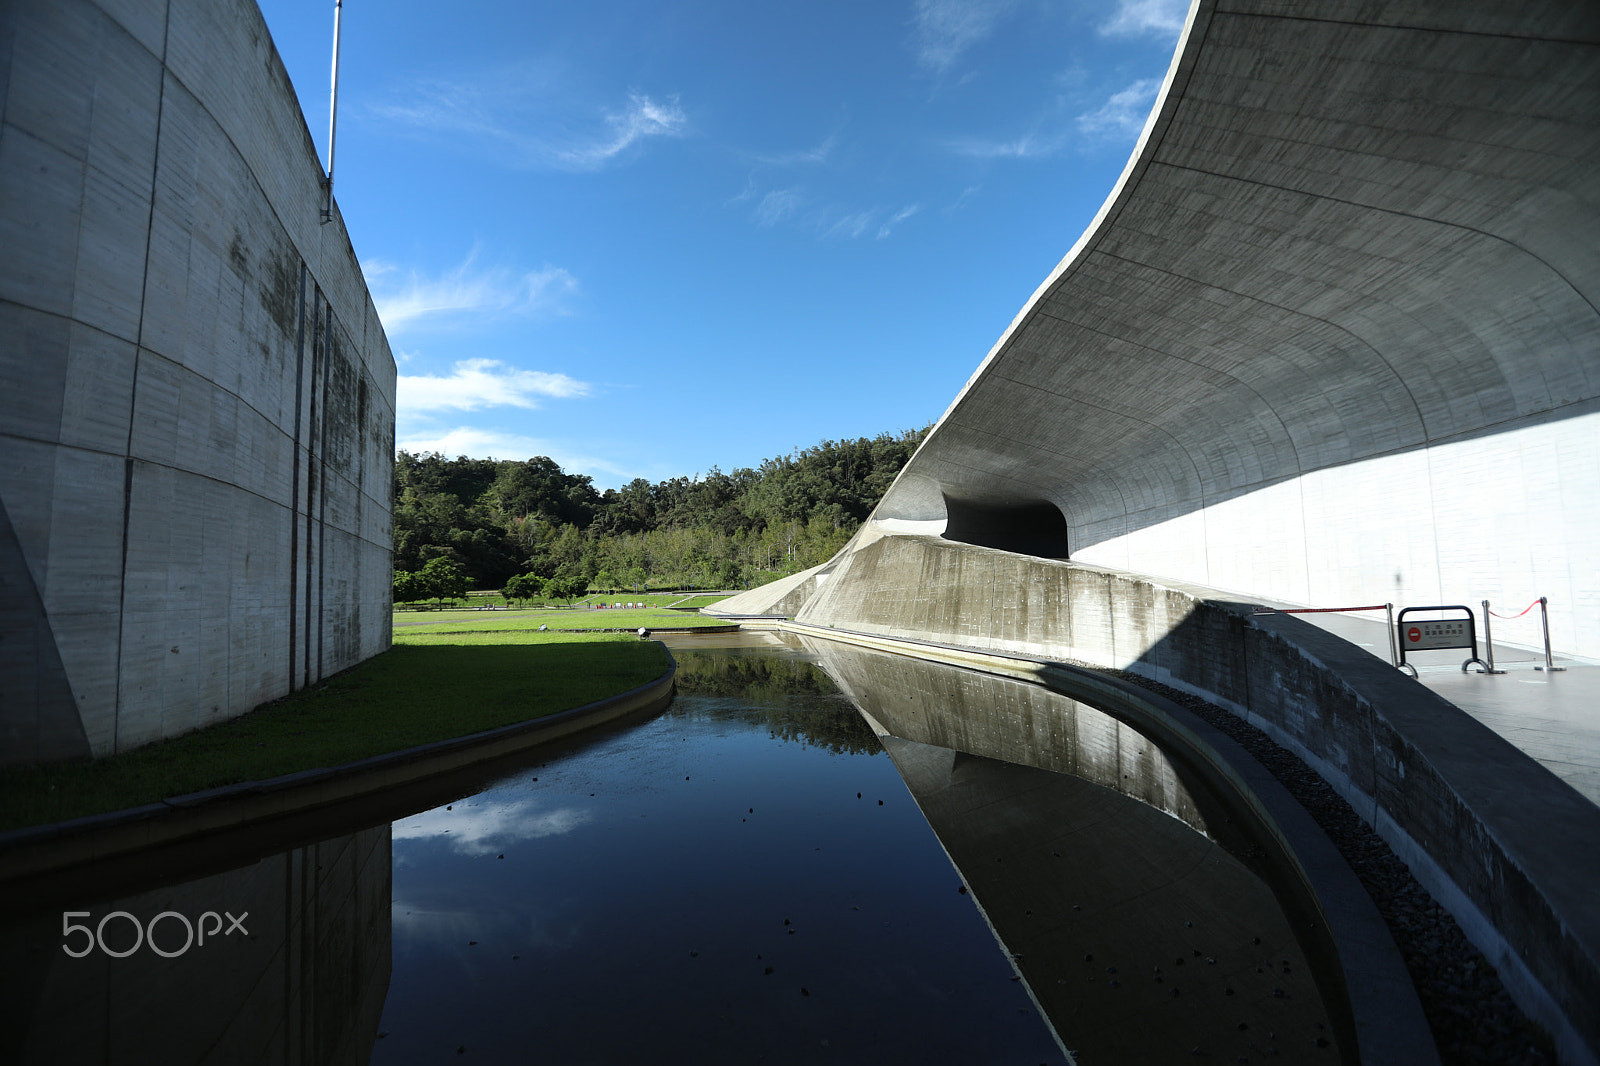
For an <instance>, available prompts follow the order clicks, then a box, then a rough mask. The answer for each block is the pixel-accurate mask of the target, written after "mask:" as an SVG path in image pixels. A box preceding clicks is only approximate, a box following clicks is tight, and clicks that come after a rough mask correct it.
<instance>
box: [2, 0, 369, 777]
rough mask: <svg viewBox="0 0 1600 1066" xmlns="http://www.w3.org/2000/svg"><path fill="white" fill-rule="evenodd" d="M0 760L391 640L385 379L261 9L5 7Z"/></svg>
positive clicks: (167, 729) (252, 689)
mask: <svg viewBox="0 0 1600 1066" xmlns="http://www.w3.org/2000/svg"><path fill="white" fill-rule="evenodd" d="M0 109H3V111H0V246H3V247H4V248H5V250H6V251H5V254H4V255H3V256H0V449H3V452H4V457H5V461H4V462H0V584H3V586H4V588H5V592H6V595H5V597H4V600H3V603H0V762H19V761H31V760H37V759H52V758H62V757H72V756H84V755H91V754H92V755H104V754H109V753H113V752H118V751H124V750H128V749H130V748H133V747H137V746H139V745H141V744H145V743H148V742H150V741H153V740H157V739H160V738H162V737H168V736H173V735H176V734H179V733H183V732H187V731H189V730H191V729H194V728H197V727H200V726H203V725H206V724H209V723H211V722H215V721H218V720H221V719H225V718H229V717H232V716H235V715H238V714H241V713H243V712H245V711H248V710H250V709H251V708H252V707H255V706H257V705H258V704H260V703H262V702H265V701H267V700H271V699H274V698H276V697H279V696H282V695H284V694H286V693H288V692H289V691H291V690H293V689H295V688H298V687H301V686H303V685H306V684H309V683H312V682H314V681H316V680H317V679H319V678H321V677H323V676H326V675H327V674H330V673H333V672H336V671H338V670H341V669H344V668H345V667H348V666H351V665H353V664H354V663H356V662H359V661H360V660H362V659H364V658H367V657H369V656H371V655H373V654H376V653H377V652H379V651H382V650H383V649H384V648H386V647H388V642H389V629H388V626H387V624H386V623H387V618H388V610H389V591H390V584H391V511H390V483H391V480H392V469H393V452H394V395H395V368H394V360H393V358H392V357H391V355H390V352H389V347H388V342H387V340H386V339H385V337H384V334H383V330H382V327H381V326H380V324H379V322H378V318H377V314H376V312H375V310H374V308H373V305H372V301H371V299H370V297H369V295H368V293H367V289H366V285H365V282H364V280H363V278H362V275H361V271H360V268H359V266H358V264H357V262H356V258H355V254H354V251H353V250H352V248H351V246H350V242H349V238H348V236H347V235H346V233H345V230H344V227H343V224H342V222H341V221H340V220H339V219H338V217H337V211H335V216H336V217H335V219H334V221H333V222H332V223H331V224H328V225H322V224H320V218H319V216H320V210H321V207H322V196H323V194H322V188H321V180H322V168H321V165H320V163H319V161H318V156H317V152H316V149H315V146H314V145H313V143H312V140H311V136H310V133H309V132H308V131H307V129H306V126H305V121H304V119H303V118H302V116H301V114H300V109H299V104H298V101H297V100H296V98H295V95H294V91H293V88H292V87H291V85H290V84H289V81H288V76H287V75H286V73H285V72H284V69H283V64H282V62H281V61H280V59H279V58H278V55H277V52H276V50H275V48H274V47H273V44H272V40H271V37H270V36H269V35H268V33H267V28H266V25H265V23H264V22H263V20H262V18H261V14H260V12H259V10H258V9H257V8H256V6H255V4H254V3H252V2H250V0H156V2H153V3H148V4H141V5H127V4H122V3H112V2H109V0H107V2H99V0H17V2H16V3H11V4H8V5H6V7H5V9H4V12H3V13H0Z"/></svg>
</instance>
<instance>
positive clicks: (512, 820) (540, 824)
mask: <svg viewBox="0 0 1600 1066" xmlns="http://www.w3.org/2000/svg"><path fill="white" fill-rule="evenodd" d="M446 807H450V808H454V809H449V810H447V809H446ZM446 807H435V808H434V809H433V810H431V811H423V812H422V813H421V814H416V815H412V816H411V817H410V818H406V819H404V820H403V821H399V822H395V823H394V841H395V849H394V851H395V861H396V862H404V861H406V860H407V859H409V858H410V854H409V849H408V848H407V847H406V846H405V845H404V844H402V843H401V841H409V840H429V839H434V838H438V839H440V840H442V841H445V842H447V843H449V845H450V847H451V848H452V849H453V850H455V851H458V852H460V853H461V854H463V855H482V854H484V853H486V852H491V851H504V850H505V846H506V845H507V844H509V843H513V842H515V841H520V840H538V839H539V838H540V837H548V836H556V835H558V834H561V833H570V832H572V831H573V830H574V829H576V828H578V827H579V826H580V825H584V824H585V823H587V822H589V821H591V820H593V818H594V814H593V813H592V812H590V811H581V810H577V809H576V808H573V807H555V808H553V809H544V808H543V807H542V805H541V804H539V803H538V802H536V801H533V800H528V799H518V800H495V799H490V798H488V797H487V796H483V797H479V798H478V799H476V800H468V801H464V802H462V803H459V804H447V805H446Z"/></svg>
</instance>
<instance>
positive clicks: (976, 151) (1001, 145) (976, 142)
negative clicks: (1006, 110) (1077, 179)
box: [949, 131, 1065, 159]
mask: <svg viewBox="0 0 1600 1066" xmlns="http://www.w3.org/2000/svg"><path fill="white" fill-rule="evenodd" d="M1064 142H1065V138H1063V137H1061V136H1059V135H1057V136H1045V135H1043V134H1041V133H1039V132H1038V131H1034V132H1032V133H1024V134H1023V135H1022V136H1020V137H1015V138H1013V139H1011V140H1007V141H994V140H986V139H984V138H981V137H965V138H961V139H958V140H954V141H950V142H949V146H950V149H951V151H953V152H955V153H956V154H957V155H964V156H970V157H972V158H973V159H1033V158H1036V157H1038V156H1043V155H1051V154H1053V153H1055V152H1057V151H1059V150H1060V149H1061V146H1062V144H1063V143H1064Z"/></svg>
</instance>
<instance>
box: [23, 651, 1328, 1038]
mask: <svg viewBox="0 0 1600 1066" xmlns="http://www.w3.org/2000/svg"><path fill="white" fill-rule="evenodd" d="M670 644H671V646H672V649H673V653H674V655H675V657H676V658H677V660H678V664H679V672H678V694H677V696H676V698H675V699H674V701H673V703H672V705H671V706H670V707H669V708H668V709H667V710H666V711H665V712H662V713H660V714H658V715H656V716H654V717H647V718H644V719H635V720H633V721H627V722H621V723H617V724H614V725H613V726H609V727H606V728H603V729H598V730H594V731H591V732H588V733H585V734H583V735H582V736H580V737H576V738H571V739H569V740H568V741H565V742H562V743H560V744H559V745H556V746H551V747H546V748H543V749H540V750H539V751H538V752H537V753H536V754H534V755H532V756H528V757H524V758H523V759H522V760H521V761H520V762H518V763H510V764H506V763H502V764H497V765H496V766H495V767H492V768H488V769H484V770H481V771H480V772H479V773H478V775H477V776H476V777H470V776H467V777H461V778H457V779H453V780H450V781H444V782H433V783H431V784H430V785H428V786H426V787H420V788H417V789H411V790H408V791H405V792H402V793H397V794H395V795H393V796H391V797H388V798H387V799H386V800H385V803H386V804H387V806H383V805H379V806H377V807H374V806H371V805H367V806H364V807H360V808H358V809H354V810H346V811H341V812H330V813H325V814H323V815H319V820H318V821H316V822H315V823H314V824H313V825H312V826H310V827H306V826H300V827H295V828H294V829H293V832H296V833H299V834H300V836H298V837H296V838H294V839H293V840H289V838H288V837H287V836H285V834H290V832H291V830H290V829H282V830H281V831H280V832H279V833H278V837H274V835H273V834H272V833H269V832H258V833H255V834H241V835H240V836H242V837H244V838H246V839H244V840H243V841H232V842H226V841H213V842H210V843H208V845H207V846H205V847H204V848H198V849H190V850H189V851H188V852H186V853H184V854H182V855H176V854H175V855H174V856H172V857H170V858H171V862H172V863H174V864H176V865H173V866H172V869H175V870H176V869H178V868H180V867H181V868H182V869H183V871H184V873H183V875H182V877H166V878H163V877H160V876H156V875H154V874H152V872H151V869H150V867H152V866H157V867H159V866H161V864H163V863H166V862H168V857H166V856H157V857H153V858H149V859H147V861H146V862H145V863H144V865H143V867H141V868H139V869H133V870H123V869H111V868H108V869H106V870H103V871H98V872H97V873H96V874H95V876H93V877H91V878H88V879H86V880H85V881H84V883H80V884H73V885H64V886H60V891H59V892H58V893H56V894H55V895H53V896H51V897H50V898H48V899H44V900H36V901H35V903H34V905H32V906H31V909H27V912H26V913H23V912H22V911H17V912H16V913H13V914H11V915H9V916H8V918H7V919H6V921H7V922H8V924H7V925H6V926H5V927H4V928H0V961H3V962H4V963H5V966H4V967H3V972H4V973H5V978H4V980H5V982H6V985H7V988H6V990H5V991H6V992H7V994H6V995H5V996H4V997H3V998H0V1004H3V1006H0V1011H3V1015H0V1061H4V1062H29V1063H67V1062H145V1061H148V1062H164V1063H184V1062H203V1061H209V1062H241V1061H252V1062H254V1061H260V1062H286V1063H287V1062H350V1063H361V1062H367V1061H371V1062H374V1063H412V1062H440V1061H461V1062H513V1061H514V1062H548V1063H676V1062H683V1063H690V1062H693V1063H702V1062H774V1063H784V1062H792V1063H809V1062H818V1061H839V1062H858V1063H895V1062H904V1063H927V1062H960V1063H1019V1064H1029V1063H1060V1062H1064V1061H1068V1060H1069V1057H1071V1056H1072V1055H1075V1056H1076V1058H1077V1061H1079V1062H1085V1063H1093V1062H1134V1061H1138V1062H1164V1061H1179V1060H1181V1061H1193V1058H1194V1056H1195V1055H1196V1054H1201V1055H1206V1056H1209V1057H1212V1058H1213V1059H1217V1058H1218V1057H1219V1056H1220V1057H1221V1058H1220V1061H1235V1060H1236V1059H1237V1058H1239V1057H1241V1056H1243V1057H1249V1058H1251V1059H1252V1061H1254V1060H1255V1059H1256V1058H1257V1057H1261V1056H1270V1055H1273V1054H1281V1055H1284V1056H1286V1058H1287V1060H1288V1061H1309V1062H1324V1061H1325V1062H1329V1063H1332V1062H1336V1061H1338V1060H1339V1043H1340V1042H1339V1040H1338V1038H1337V1036H1336V1033H1335V1030H1336V1029H1337V1028H1338V1025H1337V1012H1335V1015H1334V1016H1333V1018H1332V1019H1330V1015H1329V1011H1328V1010H1327V1009H1326V1007H1325V1006H1324V997H1323V994H1322V993H1321V992H1320V991H1319V988H1318V983H1317V975H1318V973H1319V972H1320V971H1319V968H1318V966H1317V965H1316V964H1315V955H1316V950H1315V944H1314V937H1308V936H1307V935H1306V934H1305V932H1304V930H1303V929H1300V928H1298V924H1297V923H1301V918H1297V917H1296V914H1297V912H1296V910H1295V907H1294V905H1293V904H1292V903H1291V905H1290V907H1289V911H1288V913H1287V914H1286V913H1285V911H1284V910H1283V909H1282V908H1281V907H1280V905H1279V903H1278V901H1277V899H1276V898H1275V896H1274V894H1273V892H1272V891H1271V890H1270V888H1269V882H1271V880H1272V876H1271V862H1270V860H1269V858H1268V857H1266V856H1265V855H1264V854H1263V852H1262V850H1261V848H1260V845H1259V842H1258V841H1256V840H1254V839H1253V838H1252V837H1251V835H1250V833H1249V832H1248V830H1247V829H1246V828H1244V827H1242V826H1240V825H1238V824H1236V823H1235V821H1234V819H1233V817H1232V812H1230V810H1229V809H1228V807H1227V805H1226V804H1225V803H1223V802H1221V801H1220V800H1219V799H1218V798H1217V797H1215V796H1213V795H1211V794H1209V793H1208V792H1207V790H1206V787H1205V786H1204V785H1203V784H1202V783H1200V782H1198V781H1196V780H1194V778H1193V775H1192V774H1190V773H1189V772H1188V771H1187V770H1185V768H1184V766H1183V764H1182V763H1181V761H1175V760H1174V759H1172V758H1170V757H1169V756H1168V755H1167V754H1166V753H1164V752H1162V751H1161V750H1160V749H1159V748H1157V747H1156V746H1155V745H1154V744H1152V743H1150V742H1149V741H1148V740H1147V739H1146V738H1144V737H1142V736H1140V735H1139V734H1138V733H1137V732H1135V731H1134V730H1132V729H1130V728H1129V727H1128V726H1126V725H1124V724H1122V723H1120V722H1118V721H1116V720H1115V719H1112V718H1110V717H1108V716H1106V715H1104V714H1102V713H1101V712H1099V711H1097V710H1095V709H1094V708H1091V707H1086V706H1084V705H1081V704H1078V703H1075V702H1073V701H1071V700H1067V699H1065V698H1064V697H1060V696H1057V695H1054V694H1051V693H1049V692H1046V691H1044V690H1042V689H1039V688H1037V687H1034V686H1029V685H1026V684H1022V683H1019V682H1011V681H1005V680H1003V679H998V678H993V677H988V676H985V675H979V674H974V673H970V672H966V671H962V670H958V669H954V668H950V667H944V666H936V665H932V664H928V663H921V662H917V661H914V660H910V659H904V658H900V657H896V656H889V655H883V654H879V653H873V652H866V651H861V650H859V649H854V648H848V647H845V646H843V645H838V644H834V643H831V642H827V641H817V642H808V641H804V640H801V639H798V638H786V639H785V638H779V637H777V636H773V635H758V634H729V635H722V634H718V635H705V636H684V637H681V638H679V637H674V638H672V639H671V640H670ZM318 829H320V830H321V833H322V835H321V836H318V835H316V834H315V833H314V832H313V830H318ZM308 834H310V835H308ZM280 838H282V839H280ZM251 840H255V841H256V842H257V843H258V844H259V851H257V852H254V853H252V852H249V843H250V841H251ZM275 840H276V841H277V842H276V843H274V841H275ZM285 841H287V843H285ZM303 841H311V842H303ZM208 862H209V863H210V864H211V865H210V866H208V865H207V863H208ZM952 864H953V865H952ZM66 911H71V912H72V913H73V914H75V915H81V917H76V918H71V919H64V918H63V912H66ZM118 912H120V913H121V915H122V916H113V915H116V914H117V913H118ZM212 912H215V913H216V914H217V915H218V920H217V923H216V924H218V925H220V924H222V919H221V917H220V916H221V915H222V914H227V915H228V916H229V918H230V919H231V918H234V917H236V916H238V915H240V914H241V913H242V912H247V913H248V918H245V919H244V920H243V922H242V925H243V926H247V927H248V928H247V929H245V928H240V929H238V930H230V931H229V932H228V933H222V932H221V931H220V930H212V929H211V925H210V924H208V920H207V919H205V918H204V917H203V916H204V915H206V914H208V913H212ZM108 916H110V917H108ZM64 921H67V922H69V923H71V924H78V925H83V926H87V927H88V931H87V932H81V931H77V930H74V931H72V932H71V933H67V932H66V931H65V926H64V925H63V922H64ZM196 923H198V928H201V929H205V930H210V932H209V933H208V937H209V938H208V939H207V940H206V941H205V943H204V944H203V945H194V944H191V945H190V946H187V947H185V948H184V950H183V951H178V950H177V949H178V947H179V946H181V945H182V943H183V940H184V935H185V927H186V924H187V925H196ZM136 927H137V928H136ZM96 936H98V937H99V939H98V940H96V939H95V937H96ZM136 939H139V940H140V941H141V942H140V943H135V940H136ZM1302 941H1304V942H1305V943H1307V944H1310V945H1311V948H1310V950H1309V951H1308V950H1307V949H1306V948H1305V947H1303V946H1302ZM86 945H87V946H88V948H89V950H87V951H81V949H82V948H84V947H85V946H86ZM156 949H159V950H156ZM1334 998H1335V999H1336V998H1337V997H1336V996H1335V997H1334ZM1068 1049H1071V1052H1069V1051H1068Z"/></svg>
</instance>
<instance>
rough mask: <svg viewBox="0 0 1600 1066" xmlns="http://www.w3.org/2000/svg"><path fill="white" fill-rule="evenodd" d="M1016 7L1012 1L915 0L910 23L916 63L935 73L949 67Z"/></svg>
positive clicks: (987, 34)
mask: <svg viewBox="0 0 1600 1066" xmlns="http://www.w3.org/2000/svg"><path fill="white" fill-rule="evenodd" d="M1015 6H1016V5H1015V2H1014V0H916V3H915V5H914V14H913V16H912V22H913V25H914V27H915V31H914V37H915V38H916V48H917V60H918V62H920V63H921V64H922V65H923V66H924V67H927V68H928V69H929V70H932V71H934V72H935V73H942V72H944V71H945V70H948V69H949V68H950V66H951V65H952V64H953V63H955V61H956V60H957V59H959V58H960V57H961V53H962V52H965V51H966V50H967V49H968V48H971V47H972V46H973V45H975V44H977V43H978V42H979V41H981V40H983V39H984V38H985V37H987V36H989V34H991V33H993V32H994V28H995V26H996V24H998V23H999V21H1000V19H1001V18H1003V17H1004V16H1005V15H1006V14H1007V13H1008V12H1009V11H1010V10H1011V9H1012V8H1013V7H1015Z"/></svg>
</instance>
